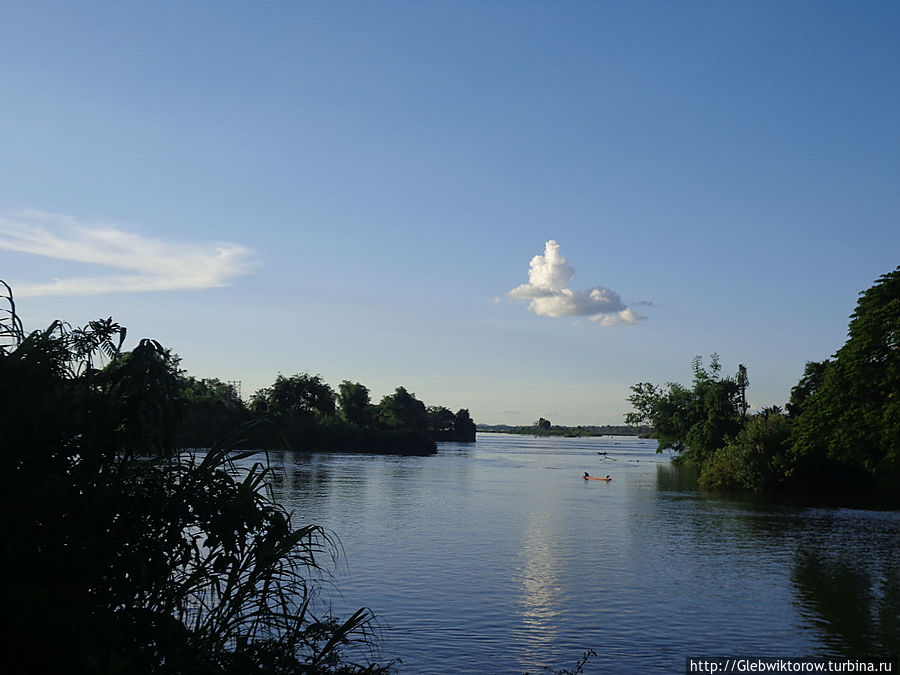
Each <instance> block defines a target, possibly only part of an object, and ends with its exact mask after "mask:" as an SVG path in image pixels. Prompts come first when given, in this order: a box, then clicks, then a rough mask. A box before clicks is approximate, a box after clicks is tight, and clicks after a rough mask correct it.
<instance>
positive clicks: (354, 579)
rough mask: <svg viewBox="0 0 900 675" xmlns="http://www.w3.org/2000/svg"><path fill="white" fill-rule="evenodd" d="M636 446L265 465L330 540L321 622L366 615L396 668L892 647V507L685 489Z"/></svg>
mask: <svg viewBox="0 0 900 675" xmlns="http://www.w3.org/2000/svg"><path fill="white" fill-rule="evenodd" d="M655 447H656V444H655V441H644V440H639V439H634V438H615V437H603V438H588V439H574V438H573V439H569V438H530V437H523V436H512V435H503V434H479V436H478V443H476V444H474V445H463V444H452V443H447V444H440V446H439V450H438V453H437V455H434V456H429V457H389V456H364V455H340V454H327V455H326V454H323V455H313V456H308V455H300V454H292V453H284V454H279V455H276V456H273V457H272V461H273V465H274V466H275V468H276V469H278V478H277V481H276V491H277V494H278V497H279V499H280V500H281V501H282V503H284V504H285V505H286V506H287V507H288V508H289V509H290V510H292V511H293V512H294V514H295V519H296V524H301V523H316V524H320V525H323V526H325V527H327V528H329V529H331V530H333V531H334V533H336V534H337V536H338V537H339V539H340V541H341V544H342V546H343V549H344V554H345V565H344V567H343V568H341V569H339V570H338V574H337V587H338V588H339V590H340V594H339V595H338V594H335V595H334V597H333V600H332V602H333V604H334V607H335V611H336V612H337V613H338V614H339V615H348V614H349V613H350V612H351V611H352V610H354V609H356V608H358V607H361V606H368V607H370V608H372V609H373V610H374V611H375V612H376V613H377V614H378V615H379V617H380V619H381V621H382V628H383V632H384V653H385V655H387V656H391V657H394V656H396V657H399V658H401V659H402V661H403V665H402V667H401V672H402V673H450V672H454V673H504V674H505V673H519V674H521V673H523V672H525V671H527V670H530V671H531V672H535V671H540V669H541V668H542V667H543V666H552V667H554V668H564V667H567V668H571V667H572V666H573V665H574V663H575V661H576V660H577V659H578V658H579V657H580V656H581V654H582V653H583V652H584V651H585V650H586V649H594V650H595V651H597V652H598V654H599V656H598V657H597V658H595V659H593V660H592V661H591V663H590V665H589V666H588V668H587V669H586V672H588V673H677V672H684V659H685V657H686V656H733V655H740V656H748V655H749V656H782V657H785V656H852V655H855V656H863V655H868V656H874V655H876V654H886V653H887V654H897V653H898V645H900V618H898V614H900V550H898V543H900V512H897V511H887V512H885V511H867V510H854V509H830V508H806V507H797V506H785V505H774V504H771V503H767V502H761V501H749V500H741V499H734V498H731V499H725V498H717V497H714V496H710V495H705V494H701V493H699V492H698V491H697V490H696V488H695V487H694V484H693V482H692V481H691V479H690V476H687V475H685V472H684V471H682V470H679V469H678V468H676V467H673V466H671V465H670V463H669V461H668V458H667V457H666V456H660V455H657V454H656V453H655ZM600 452H605V453H607V454H606V455H600V454H598V453H600ZM584 471H589V472H590V473H591V474H593V475H606V474H610V475H611V476H612V478H613V480H612V481H611V482H610V483H604V482H600V481H585V480H583V479H582V478H581V475H582V473H583V472H584Z"/></svg>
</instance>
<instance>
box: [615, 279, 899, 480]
mask: <svg viewBox="0 0 900 675" xmlns="http://www.w3.org/2000/svg"><path fill="white" fill-rule="evenodd" d="M692 370H693V380H692V383H691V386H690V387H686V386H683V385H681V384H678V383H668V384H666V385H663V386H658V385H654V384H652V383H649V382H641V383H638V384H635V385H634V386H633V387H632V388H631V391H632V393H631V395H630V396H629V397H628V401H629V402H630V403H631V405H632V406H633V407H634V412H631V413H629V414H628V415H626V418H625V421H626V423H628V424H644V423H646V424H650V425H651V426H652V427H653V428H654V431H655V435H656V438H657V440H658V444H659V447H658V449H659V451H662V450H664V449H671V450H673V451H674V452H675V453H676V455H677V457H678V458H679V459H680V460H682V461H687V462H690V463H692V464H694V465H696V466H697V468H698V469H699V471H700V474H699V475H700V482H701V485H705V486H707V487H714V488H743V489H747V490H751V491H754V492H763V491H777V490H781V491H817V492H823V493H834V492H850V491H855V492H860V491H871V490H874V491H877V492H878V493H886V494H889V495H891V496H892V497H893V498H898V497H900V267H898V268H897V269H895V270H894V271H892V272H889V273H888V274H885V275H883V276H881V277H880V278H879V279H878V280H877V281H876V283H875V284H874V285H873V286H872V287H870V288H869V289H867V290H866V291H864V292H862V293H861V294H860V298H859V300H858V302H857V305H856V309H855V311H854V312H853V314H852V315H851V317H850V324H849V328H848V336H847V340H846V342H845V343H844V345H843V346H842V347H841V348H840V349H839V350H838V351H837V352H836V353H835V354H834V355H833V356H832V357H831V358H829V359H825V360H823V361H818V362H815V361H811V362H808V363H807V364H806V367H805V369H804V371H803V375H802V377H801V378H800V381H799V382H798V383H797V384H796V385H795V386H794V387H793V388H792V389H791V392H790V400H789V401H788V402H787V404H786V406H785V407H784V408H782V407H781V406H777V405H775V406H769V407H766V408H763V409H762V410H760V411H758V412H756V413H754V414H750V413H749V408H748V404H747V397H746V392H747V388H748V386H749V377H748V373H747V369H746V367H744V366H743V365H740V366H738V370H737V372H736V373H735V374H734V375H733V376H726V375H723V374H722V367H721V364H720V362H719V359H718V357H717V356H716V355H713V356H712V358H711V360H710V362H709V365H708V366H705V365H704V364H703V361H702V359H701V358H700V357H696V358H695V359H694V362H693V369H692Z"/></svg>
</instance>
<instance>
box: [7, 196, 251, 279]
mask: <svg viewBox="0 0 900 675" xmlns="http://www.w3.org/2000/svg"><path fill="white" fill-rule="evenodd" d="M0 249H5V250H7V251H17V252H19V253H29V254H33V255H38V256H43V257H47V258H55V259H57V260H68V261H72V262H78V263H88V264H93V265H97V266H100V267H105V268H111V269H112V270H115V272H113V273H109V274H103V275H98V276H89V277H72V278H68V279H53V280H50V281H38V282H33V283H24V284H16V289H15V290H16V295H17V296H18V297H27V296H38V295H96V294H99V293H122V292H142V291H175V290H183V289H201V288H214V287H217V286H225V285H227V284H228V283H229V282H230V281H232V280H233V279H234V278H236V277H238V276H240V275H242V274H246V273H247V272H249V271H250V269H251V267H252V266H253V261H252V257H251V253H250V251H249V250H248V249H247V248H245V247H243V246H239V245H237V244H227V243H205V244H197V243H179V242H173V241H163V240H161V239H152V238H149V237H144V236H141V235H139V234H134V233H131V232H127V231H124V230H122V229H121V228H120V227H118V226H116V225H108V224H102V225H96V224H85V223H82V222H79V221H77V220H75V219H74V218H70V217H68V216H61V215H58V214H52V213H44V212H41V211H26V212H23V213H21V214H18V215H17V216H14V217H0Z"/></svg>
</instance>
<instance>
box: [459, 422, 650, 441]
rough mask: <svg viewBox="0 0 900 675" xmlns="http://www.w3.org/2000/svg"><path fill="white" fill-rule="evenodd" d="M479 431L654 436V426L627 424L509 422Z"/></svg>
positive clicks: (529, 434)
mask: <svg viewBox="0 0 900 675" xmlns="http://www.w3.org/2000/svg"><path fill="white" fill-rule="evenodd" d="M476 429H477V431H479V432H493V433H499V434H519V435H522V436H564V437H568V438H581V437H587V436H637V437H639V438H652V437H653V428H652V427H649V426H630V425H625V424H619V425H611V424H607V425H603V426H588V425H579V426H574V427H567V426H556V425H554V426H551V427H550V428H549V429H547V428H543V427H539V426H535V425H530V426H513V425H509V424H478V425H476Z"/></svg>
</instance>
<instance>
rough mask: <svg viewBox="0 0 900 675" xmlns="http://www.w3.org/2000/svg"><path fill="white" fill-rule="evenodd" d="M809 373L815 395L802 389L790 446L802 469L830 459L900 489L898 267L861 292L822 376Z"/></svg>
mask: <svg viewBox="0 0 900 675" xmlns="http://www.w3.org/2000/svg"><path fill="white" fill-rule="evenodd" d="M807 374H809V375H810V377H808V378H806V379H808V380H814V381H813V385H814V386H808V385H809V382H807V383H806V384H804V382H803V380H801V385H803V386H804V387H808V388H810V389H811V392H810V393H809V394H808V395H807V396H805V397H802V394H803V392H802V391H801V392H798V398H799V399H800V400H801V405H800V412H799V416H798V417H797V422H796V425H795V433H794V442H793V446H792V453H793V455H794V458H795V459H796V461H797V463H798V469H799V470H800V471H801V472H803V471H804V470H809V469H810V467H816V466H822V465H829V464H831V465H834V466H836V467H839V470H840V471H841V472H843V473H845V474H847V473H849V474H852V473H854V472H856V473H858V474H860V475H865V476H869V477H870V478H876V477H877V478H879V479H880V480H882V481H884V482H886V483H887V484H889V485H891V486H893V488H894V489H900V267H898V268H897V269H895V270H894V271H893V272H890V273H888V274H885V275H883V276H882V277H880V278H879V279H878V281H877V282H876V283H875V285H873V286H872V287H871V288H869V289H867V290H866V291H864V292H863V293H862V294H861V295H860V298H859V301H858V302H857V305H856V309H855V311H854V312H853V314H852V316H851V319H850V325H849V328H848V337H847V341H846V342H845V343H844V345H843V346H842V347H841V348H840V349H839V350H838V351H837V353H835V355H834V357H833V359H832V360H831V362H830V363H828V364H827V366H824V373H821V375H819V374H818V373H816V374H815V377H814V376H813V375H812V374H811V373H810V372H809V366H808V367H807V373H805V375H807ZM815 378H817V379H815ZM801 385H798V387H800V386H801Z"/></svg>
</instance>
